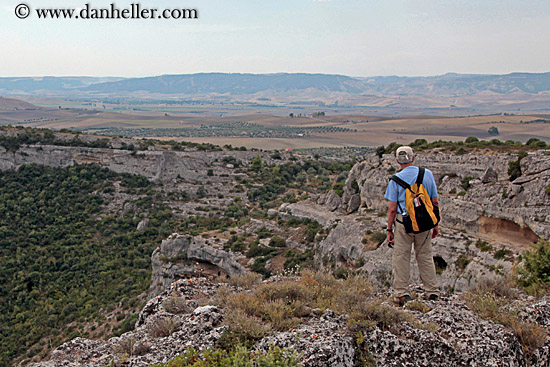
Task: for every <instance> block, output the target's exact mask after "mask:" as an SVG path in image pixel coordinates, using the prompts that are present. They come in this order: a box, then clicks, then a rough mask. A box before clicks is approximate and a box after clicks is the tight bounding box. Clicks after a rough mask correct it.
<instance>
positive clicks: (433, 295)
mask: <svg viewBox="0 0 550 367" xmlns="http://www.w3.org/2000/svg"><path fill="white" fill-rule="evenodd" d="M438 298H439V296H438V295H437V294H430V296H429V297H428V300H430V301H437V299H438Z"/></svg>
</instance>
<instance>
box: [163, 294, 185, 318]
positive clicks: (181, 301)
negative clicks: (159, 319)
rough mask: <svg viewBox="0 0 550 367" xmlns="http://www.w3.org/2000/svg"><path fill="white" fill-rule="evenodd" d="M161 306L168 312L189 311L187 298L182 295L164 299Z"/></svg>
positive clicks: (179, 312)
mask: <svg viewBox="0 0 550 367" xmlns="http://www.w3.org/2000/svg"><path fill="white" fill-rule="evenodd" d="M162 306H163V307H164V309H165V310H166V311H167V312H170V313H172V314H174V315H179V314H183V313H189V312H190V311H191V308H190V307H189V304H188V302H187V300H186V299H185V298H183V297H178V296H171V297H170V298H168V299H166V300H165V301H164V302H163V303H162Z"/></svg>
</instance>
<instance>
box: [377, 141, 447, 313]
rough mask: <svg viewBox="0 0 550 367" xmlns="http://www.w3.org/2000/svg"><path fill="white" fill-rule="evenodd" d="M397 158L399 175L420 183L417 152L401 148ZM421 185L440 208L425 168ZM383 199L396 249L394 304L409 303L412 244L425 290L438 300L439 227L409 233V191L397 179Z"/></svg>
mask: <svg viewBox="0 0 550 367" xmlns="http://www.w3.org/2000/svg"><path fill="white" fill-rule="evenodd" d="M395 159H396V161H397V163H398V164H399V165H400V166H401V171H400V172H399V173H398V174H397V175H396V176H397V177H398V178H400V179H401V180H403V181H404V182H405V183H408V184H409V185H413V184H414V183H415V182H416V180H417V176H418V173H419V168H418V167H416V166H413V162H414V152H413V150H412V148H411V147H408V146H403V147H400V148H398V149H397V151H396V152H395ZM422 185H423V186H424V187H425V188H426V191H427V192H428V196H429V197H430V200H431V202H432V204H433V205H434V206H435V207H439V202H438V199H437V188H436V185H435V180H434V176H433V173H432V172H431V171H430V170H428V169H425V172H424V179H423V180H422ZM384 198H386V199H387V200H389V209H388V227H387V240H388V243H389V244H390V245H393V246H394V249H393V258H392V269H393V290H394V298H393V302H394V303H395V304H397V305H400V306H402V305H404V304H405V302H407V301H409V300H410V295H409V276H410V264H411V250H412V245H413V244H414V252H415V254H416V262H417V264H418V270H419V272H420V278H421V279H422V283H423V284H424V290H425V291H426V294H427V296H428V298H429V299H430V300H436V299H437V298H438V297H439V283H438V281H437V278H436V274H435V264H434V261H433V255H432V238H435V237H437V235H438V234H439V226H436V227H435V228H433V229H432V230H428V231H424V232H420V233H416V234H415V233H407V232H406V231H405V227H404V225H403V224H402V223H403V215H406V214H407V213H406V208H407V207H406V204H405V198H406V189H404V188H403V187H401V186H400V185H398V184H397V183H396V182H395V181H394V180H390V183H389V184H388V188H387V189H386V194H385V195H384Z"/></svg>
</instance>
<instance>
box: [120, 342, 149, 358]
mask: <svg viewBox="0 0 550 367" xmlns="http://www.w3.org/2000/svg"><path fill="white" fill-rule="evenodd" d="M150 349H151V345H149V344H147V343H139V344H138V343H137V342H136V339H134V338H126V339H123V340H121V341H120V342H119V343H118V344H117V345H116V346H114V347H113V352H115V353H116V354H119V355H121V356H142V355H144V354H147V353H148V352H149V350H150Z"/></svg>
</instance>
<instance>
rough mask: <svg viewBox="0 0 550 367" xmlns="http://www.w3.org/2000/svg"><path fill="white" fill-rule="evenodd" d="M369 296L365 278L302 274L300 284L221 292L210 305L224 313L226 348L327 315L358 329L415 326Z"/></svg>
mask: <svg viewBox="0 0 550 367" xmlns="http://www.w3.org/2000/svg"><path fill="white" fill-rule="evenodd" d="M373 294H374V287H373V286H372V284H371V283H370V281H369V280H368V279H366V278H364V277H361V276H358V275H353V276H350V277H349V278H347V279H344V280H340V279H336V278H335V277H334V276H333V275H332V274H329V273H320V272H313V271H309V270H304V271H303V273H302V276H301V277H299V278H288V279H283V280H280V281H277V282H273V283H267V284H260V285H257V286H256V287H253V288H252V289H251V290H249V291H246V292H230V291H229V290H227V289H226V290H220V292H219V293H218V295H217V297H216V298H215V299H216V300H217V303H218V304H219V305H220V306H222V307H225V309H226V310H227V316H226V318H225V324H226V325H227V326H228V329H229V330H228V332H227V335H226V338H224V340H225V339H228V340H226V342H227V341H229V340H231V342H235V337H236V336H239V337H242V338H244V339H245V340H248V341H249V340H254V339H257V338H261V337H262V336H263V335H265V334H266V333H268V332H270V331H271V330H277V331H285V330H291V329H295V328H297V327H299V325H300V324H301V323H302V322H303V321H304V320H305V319H306V318H307V317H310V316H312V315H313V314H314V313H319V312H324V310H326V309H331V310H333V311H334V312H336V313H337V314H346V315H349V317H350V319H352V320H353V322H352V324H355V325H358V326H360V327H362V328H364V327H367V328H372V327H374V326H379V327H381V328H383V329H388V328H390V327H391V326H392V325H395V324H396V323H399V322H403V321H408V322H414V317H413V316H412V315H410V314H407V313H406V312H404V311H402V310H398V309H396V308H394V307H391V306H389V305H387V304H385V303H384V302H383V300H381V299H374V300H373V299H372V296H373ZM237 339H238V338H237Z"/></svg>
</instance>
